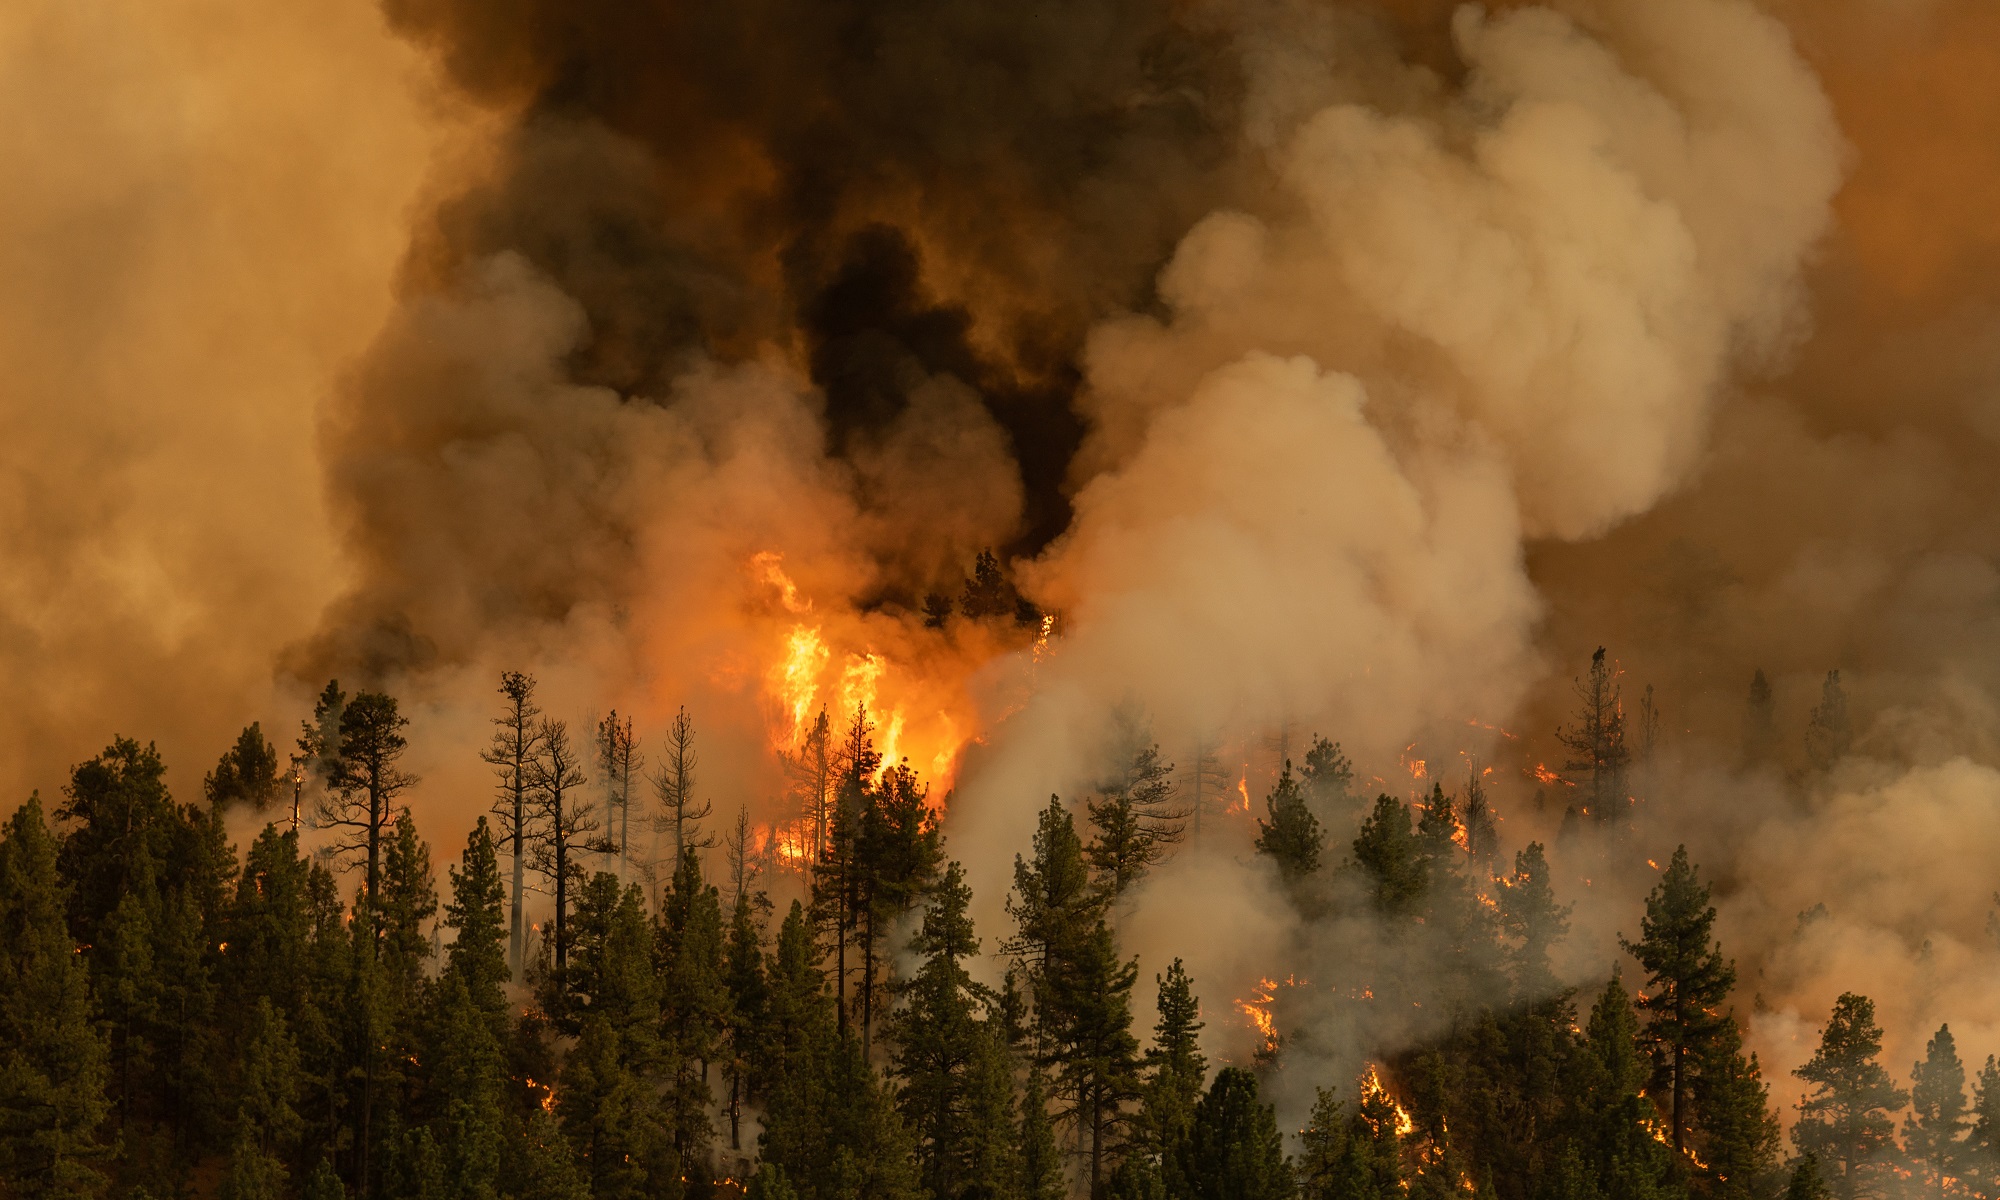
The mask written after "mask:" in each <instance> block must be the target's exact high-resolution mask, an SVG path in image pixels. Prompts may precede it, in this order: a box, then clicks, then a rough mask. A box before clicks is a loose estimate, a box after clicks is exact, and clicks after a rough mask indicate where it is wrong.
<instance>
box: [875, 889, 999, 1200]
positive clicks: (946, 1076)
mask: <svg viewBox="0 0 2000 1200" xmlns="http://www.w3.org/2000/svg"><path fill="white" fill-rule="evenodd" d="M971 904H972V892H971V890H970V889H968V888H967V887H966V886H965V873H964V871H963V870H962V869H961V868H960V867H959V865H958V864H957V863H951V864H950V865H948V866H947V867H946V868H945V873H944V878H943V879H941V880H939V881H938V883H937V885H936V886H935V887H934V888H933V889H932V890H931V893H930V905H929V907H928V909H927V910H926V911H925V913H924V922H923V926H922V927H921V928H920V929H919V930H918V932H917V935H916V937H914V938H913V939H911V942H910V953H911V954H912V955H913V956H915V957H916V959H917V960H918V962H919V964H920V965H919V966H918V968H917V971H916V974H915V975H914V976H913V977H912V978H911V979H910V980H909V982H908V983H907V984H906V985H904V986H903V987H902V989H900V990H901V992H902V996H903V1004H902V1007H901V1008H900V1009H898V1010H897V1012H896V1013H895V1014H894V1015H893V1016H892V1018H891V1020H890V1023H889V1033H890V1037H891V1040H892V1041H893V1042H894V1044H895V1051H894V1053H893V1054H892V1055H891V1059H892V1062H893V1063H894V1072H895V1075H896V1076H897V1078H899V1079H900V1080H901V1081H902V1086H901V1088H900V1090H899V1091H898V1093H897V1096H896V1107H897V1109H898V1111H900V1112H901V1113H902V1114H903V1120H904V1122H905V1123H906V1124H907V1125H908V1127H909V1130H910V1133H911V1136H912V1138H913V1139H914V1140H915V1143H916V1151H917V1177H918V1179H919V1180H920V1181H922V1183H923V1185H924V1186H925V1187H926V1188H928V1189H929V1190H930V1193H931V1194H932V1195H934V1196H957V1195H959V1194H960V1193H962V1192H963V1191H965V1189H967V1188H969V1187H982V1188H996V1187H998V1186H999V1184H1000V1181H999V1180H997V1179H994V1178H990V1177H989V1178H979V1177H978V1176H976V1175H975V1171H976V1169H977V1168H978V1167H979V1165H980V1164H978V1163H977V1162H974V1161H971V1159H970V1156H969V1152H970V1151H972V1150H974V1149H976V1148H978V1147H979V1146H980V1145H982V1144H983V1140H982V1139H976V1138H975V1137H974V1133H975V1130H974V1117H975V1113H974V1109H973V1104H974V1099H975V1095H976V1092H975V1088H976V1086H977V1085H978V1084H980V1083H981V1082H983V1080H981V1079H980V1078H979V1077H978V1076H977V1075H976V1074H975V1072H976V1071H977V1070H978V1069H979V1068H980V1067H981V1066H983V1065H985V1064H984V1062H983V1060H982V1051H983V1049H984V1048H985V1047H984V1043H985V1039H986V1030H985V1026H984V1024H983V1022H982V1021H981V1019H980V1009H981V1008H982V1006H983V1005H984V1003H985V1002H986V1000H987V996H986V994H985V989H983V988H981V987H979V986H978V985H976V984H974V983H973V981H972V977H971V976H970V975H969V974H967V972H966V969H965V961H966V960H967V959H970V958H972V957H973V956H975V955H977V954H978V953H979V939H978V937H977V936H976V935H975V934H974V933H973V928H972V919H971V917H969V916H968V915H967V910H968V909H969V908H970V907H971Z"/></svg>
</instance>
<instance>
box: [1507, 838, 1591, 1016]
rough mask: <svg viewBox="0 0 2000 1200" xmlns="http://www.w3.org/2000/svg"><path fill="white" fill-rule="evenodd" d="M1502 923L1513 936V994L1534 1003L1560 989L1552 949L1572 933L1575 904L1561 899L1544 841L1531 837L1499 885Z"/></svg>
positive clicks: (1510, 959)
mask: <svg viewBox="0 0 2000 1200" xmlns="http://www.w3.org/2000/svg"><path fill="white" fill-rule="evenodd" d="M1499 905H1500V927H1501V929H1502V930H1504V931H1505V932H1506V933H1507V935H1508V936H1509V937H1510V938H1511V939H1512V940H1513V943H1514V944H1513V946H1512V947H1510V948H1509V951H1508V960H1509V968H1510V975H1511V977H1512V983H1513V994H1514V998H1515V1000H1517V1001H1520V1002H1524V1003H1527V1002H1534V1001H1539V1000H1543V999H1547V998H1549V997H1552V996H1555V995H1556V994H1557V991H1558V986H1557V983H1556V975H1555V970H1554V968H1553V967H1552V966H1551V965H1550V961H1549V951H1550V950H1551V949H1552V948H1553V947H1554V946H1555V944H1556V943H1558V942H1560V941H1562V939H1563V938H1564V937H1565V936H1567V935H1568V933H1569V914H1570V911H1571V910H1572V909H1573V908H1574V907H1575V905H1571V904H1558V903H1556V893H1555V888H1554V887H1552V886H1551V885H1550V883H1549V863H1548V859H1547V857H1546V856H1545V855H1544V854H1543V853H1542V844H1541V843H1540V842H1529V843H1528V845H1527V848H1526V849H1524V850H1517V851H1515V853H1514V873H1513V874H1512V875H1510V876H1508V878H1507V879H1506V880H1505V881H1504V886H1503V887H1501V889H1500V897H1499Z"/></svg>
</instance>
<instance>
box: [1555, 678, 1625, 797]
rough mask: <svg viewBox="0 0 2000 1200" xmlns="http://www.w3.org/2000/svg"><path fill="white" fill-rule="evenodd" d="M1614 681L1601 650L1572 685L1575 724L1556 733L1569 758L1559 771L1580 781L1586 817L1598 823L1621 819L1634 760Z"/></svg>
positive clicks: (1615, 679) (1616, 681) (1623, 713)
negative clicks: (1575, 706) (1575, 708)
mask: <svg viewBox="0 0 2000 1200" xmlns="http://www.w3.org/2000/svg"><path fill="white" fill-rule="evenodd" d="M1617 676H1618V673H1617V672H1616V671H1614V670H1613V669H1612V668H1611V666H1610V664H1609V663H1607V662H1606V661H1605V658H1604V647H1602V646H1599V647H1598V648H1597V652H1596V653H1595V654H1593V655H1591V656H1590V674H1589V675H1588V676H1587V677H1585V678H1583V679H1579V680H1577V681H1576V685H1575V687H1576V697H1577V712H1576V719H1575V721H1574V723H1572V724H1570V725H1565V726H1563V727H1562V728H1560V729H1558V730H1556V738H1557V740H1559V741H1560V742H1562V744H1563V747H1564V748H1565V749H1567V750H1568V751H1569V753H1570V757H1569V760H1568V761H1567V762H1566V763H1564V764H1563V769H1564V770H1566V771H1570V772H1573V773H1575V774H1577V775H1579V776H1581V777H1582V779H1583V785H1582V786H1583V811H1584V815H1585V816H1590V817H1595V818H1596V819H1598V820H1600V821H1608V820H1611V819H1613V818H1615V817H1619V816H1622V815H1623V814H1624V812H1625V809H1626V807H1627V802H1626V795H1625V773H1626V769H1627V767H1628V766H1629V765H1630V764H1631V758H1632V755H1631V751H1630V750H1629V749H1628V748H1627V747H1626V745H1625V709H1624V705H1623V703H1622V702H1621V701H1620V699H1619V688H1618V679H1617Z"/></svg>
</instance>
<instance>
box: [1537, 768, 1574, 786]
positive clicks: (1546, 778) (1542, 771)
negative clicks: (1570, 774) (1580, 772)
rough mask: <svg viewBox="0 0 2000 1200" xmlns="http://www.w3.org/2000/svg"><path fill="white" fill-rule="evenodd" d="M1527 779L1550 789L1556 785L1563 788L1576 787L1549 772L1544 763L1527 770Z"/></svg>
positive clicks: (1554, 773)
mask: <svg viewBox="0 0 2000 1200" xmlns="http://www.w3.org/2000/svg"><path fill="white" fill-rule="evenodd" d="M1528 777H1529V778H1530V779H1533V780H1534V781H1535V782H1536V783H1539V784H1541V785H1542V786H1544V787H1552V786H1554V785H1556V784H1561V785H1562V786H1564V787H1575V786H1576V785H1575V784H1573V783H1571V782H1570V781H1569V780H1567V779H1564V778H1563V777H1562V776H1561V775H1559V774H1557V773H1556V772H1554V771H1551V770H1549V768H1548V764H1546V763H1536V764H1535V765H1534V766H1533V767H1531V768H1529V770H1528Z"/></svg>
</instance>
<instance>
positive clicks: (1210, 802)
mask: <svg viewBox="0 0 2000 1200" xmlns="http://www.w3.org/2000/svg"><path fill="white" fill-rule="evenodd" d="M1228 789H1229V779H1228V776H1227V775H1225V774H1224V773H1223V770H1222V759H1221V756H1220V754H1219V753H1218V748H1217V746H1216V744H1215V741H1214V740H1213V739H1212V738H1209V737H1205V736H1203V737H1197V738H1196V739H1195V742H1194V756H1193V757H1192V758H1191V759H1190V760H1189V763H1188V768H1187V771H1186V773H1185V775H1184V776H1183V781H1182V783H1181V786H1180V791H1181V794H1182V795H1184V796H1186V797H1187V810H1188V831H1189V833H1190V834H1191V835H1192V836H1193V837H1194V838H1195V839H1197V840H1199V839H1200V838H1201V822H1202V818H1203V817H1204V816H1206V815H1207V814H1208V812H1209V810H1210V809H1212V808H1214V807H1216V805H1218V804H1227V803H1228V799H1229V790H1228Z"/></svg>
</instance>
